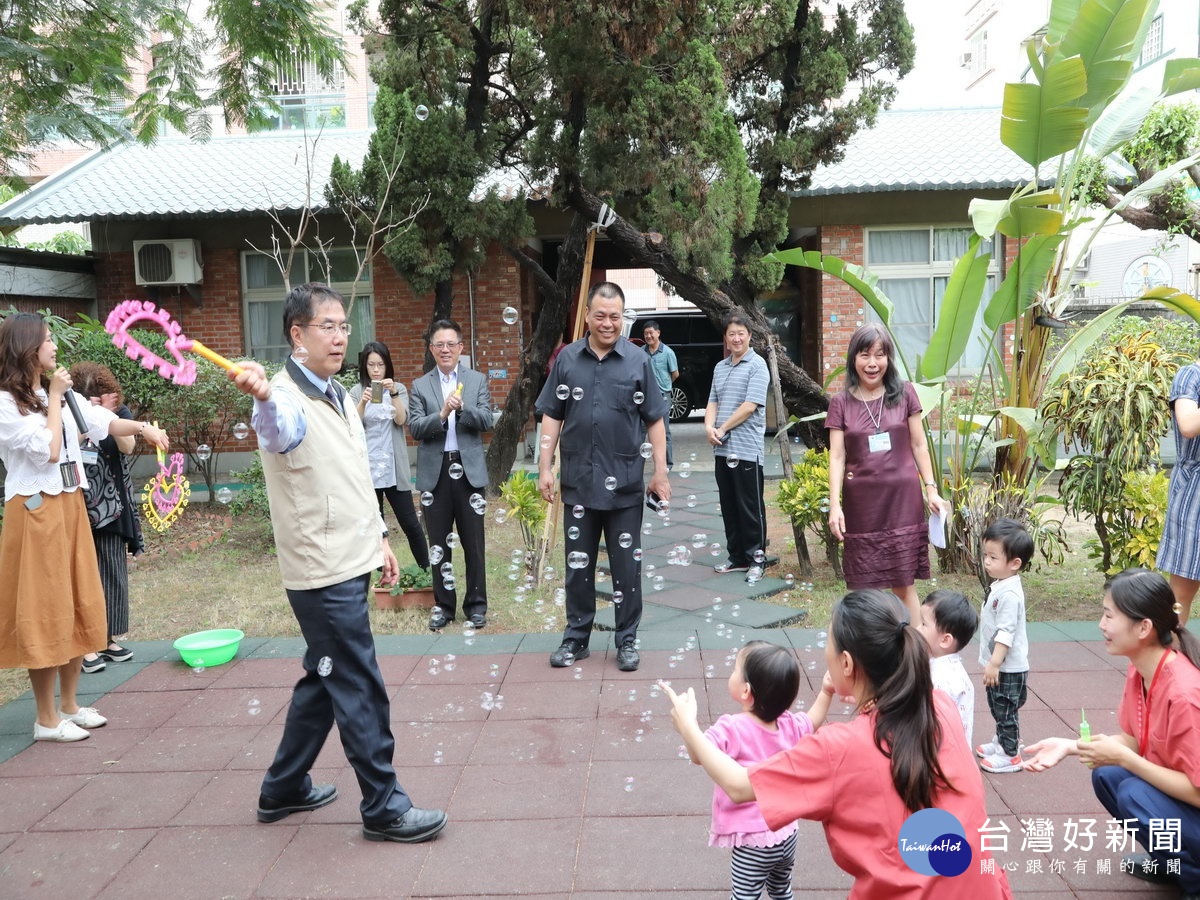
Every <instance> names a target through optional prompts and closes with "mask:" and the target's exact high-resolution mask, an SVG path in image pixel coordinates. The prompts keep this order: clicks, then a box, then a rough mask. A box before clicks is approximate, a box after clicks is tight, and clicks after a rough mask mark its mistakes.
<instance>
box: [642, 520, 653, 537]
mask: <svg viewBox="0 0 1200 900" xmlns="http://www.w3.org/2000/svg"><path fill="white" fill-rule="evenodd" d="M651 527H652V526H651V525H650V523H649V522H644V523H643V524H642V534H649V533H650V529H651Z"/></svg>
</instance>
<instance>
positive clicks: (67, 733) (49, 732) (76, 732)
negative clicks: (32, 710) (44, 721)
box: [33, 719, 91, 744]
mask: <svg viewBox="0 0 1200 900" xmlns="http://www.w3.org/2000/svg"><path fill="white" fill-rule="evenodd" d="M87 737H91V734H90V733H89V732H87V731H84V730H83V729H82V728H80V727H79V726H78V725H76V724H75V723H74V722H72V721H71V720H70V719H63V720H62V721H61V722H59V723H58V727H57V728H47V727H45V726H44V725H39V724H38V723H37V722H34V723H33V739H34V740H35V741H55V742H57V743H60V744H66V743H69V742H71V741H82V740H83V739H84V738H87Z"/></svg>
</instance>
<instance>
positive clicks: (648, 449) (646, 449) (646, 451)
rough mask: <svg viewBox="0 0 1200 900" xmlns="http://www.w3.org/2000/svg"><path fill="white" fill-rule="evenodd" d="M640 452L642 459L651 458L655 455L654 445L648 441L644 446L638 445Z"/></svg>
mask: <svg viewBox="0 0 1200 900" xmlns="http://www.w3.org/2000/svg"><path fill="white" fill-rule="evenodd" d="M638 453H640V454H642V459H649V458H650V457H652V456H653V455H654V445H653V444H651V443H650V442H649V441H646V442H645V443H644V444H642V446H640V447H638Z"/></svg>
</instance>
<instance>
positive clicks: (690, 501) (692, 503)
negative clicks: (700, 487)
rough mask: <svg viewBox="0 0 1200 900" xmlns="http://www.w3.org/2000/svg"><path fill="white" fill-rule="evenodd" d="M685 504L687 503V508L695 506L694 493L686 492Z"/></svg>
mask: <svg viewBox="0 0 1200 900" xmlns="http://www.w3.org/2000/svg"><path fill="white" fill-rule="evenodd" d="M687 505H688V509H695V508H696V495H695V494H688V498H687Z"/></svg>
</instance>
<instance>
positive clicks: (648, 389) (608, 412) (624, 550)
mask: <svg viewBox="0 0 1200 900" xmlns="http://www.w3.org/2000/svg"><path fill="white" fill-rule="evenodd" d="M624 311H625V295H624V293H623V292H622V291H621V289H620V288H619V287H618V286H617V285H615V284H612V283H611V282H604V283H602V284H597V285H596V286H595V287H593V288H592V289H591V291H590V292H589V293H588V300H587V320H586V321H587V326H588V333H587V335H586V336H585V337H583V338H582V339H580V340H578V341H576V342H575V343H573V344H570V345H569V346H567V347H564V348H563V350H562V352H561V353H559V355H558V359H557V360H555V363H554V368H553V369H551V371H550V376H549V378H547V380H546V384H545V386H544V387H543V388H542V392H541V394H540V395H539V396H538V399H537V411H538V412H539V413H541V415H542V443H543V446H542V448H541V452H540V456H539V463H538V487H539V488H540V489H541V492H542V496H543V497H545V498H546V500H547V501H550V500H552V499H553V498H554V474H553V472H552V471H551V464H552V461H553V458H554V449H555V446H556V445H557V444H558V443H559V441H560V440H561V442H562V450H561V456H562V460H561V467H562V473H561V479H560V481H561V486H562V499H563V531H564V533H565V535H566V538H567V543H566V552H567V573H566V589H567V610H566V612H567V627H566V630H565V631H564V632H563V642H562V645H561V646H560V647H559V648H558V649H557V650H555V651H554V652H553V653H552V654H551V655H550V665H552V666H554V667H555V668H563V667H566V666H569V665H571V664H572V663H573V662H574V661H575V660H579V659H584V658H586V657H587V656H588V655H589V650H588V641H589V638H590V637H591V632H592V620H593V619H594V618H595V616H596V554H597V552H598V551H599V548H600V534H601V532H602V531H603V533H604V543H605V546H606V548H607V550H608V561H609V566H610V568H611V570H612V578H613V605H614V613H615V617H616V628H617V631H616V635H615V643H616V647H617V668H619V669H620V670H621V671H622V672H632V671H635V670H636V669H637V667H638V665H639V664H640V662H641V659H640V657H639V656H638V651H637V647H636V640H637V628H638V624H639V623H640V622H641V618H642V565H641V550H640V544H641V528H642V501H643V499H644V496H645V491H646V487H645V483H644V471H643V470H644V468H645V460H646V458H648V457H649V456H652V457H653V459H654V475H653V476H652V477H651V479H650V491H651V492H652V493H654V494H657V495H658V497H659V498H661V499H662V500H669V499H670V497H671V485H670V482H669V481H668V480H667V456H666V430H665V426H664V424H663V422H664V419H665V417H666V415H667V410H668V406H667V402H666V401H665V400H664V399H663V396H662V392H661V391H660V390H659V389H658V382H657V381H656V380H655V377H654V369H653V366H652V364H651V362H650V358H649V357H648V356H647V355H646V354H645V353H644V352H643V351H642V350H641V349H640V348H639V347H637V346H636V345H635V344H632V343H631V342H630V341H628V340H627V339H626V338H625V337H623V336H622V335H621V326H622V316H623V313H624ZM647 438H648V440H647ZM572 535H574V537H573V536H572Z"/></svg>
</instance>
